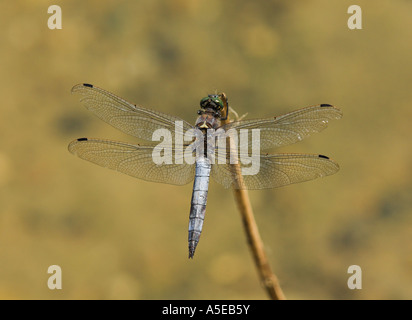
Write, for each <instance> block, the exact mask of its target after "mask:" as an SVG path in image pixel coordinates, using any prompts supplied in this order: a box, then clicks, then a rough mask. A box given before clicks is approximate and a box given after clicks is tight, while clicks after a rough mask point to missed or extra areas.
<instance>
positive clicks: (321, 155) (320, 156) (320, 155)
mask: <svg viewBox="0 0 412 320" xmlns="http://www.w3.org/2000/svg"><path fill="white" fill-rule="evenodd" d="M318 157H319V158H323V159H328V160H330V158H329V157H327V156H324V155H323V154H319V155H318Z"/></svg>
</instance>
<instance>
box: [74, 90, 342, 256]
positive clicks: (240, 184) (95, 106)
mask: <svg viewBox="0 0 412 320" xmlns="http://www.w3.org/2000/svg"><path fill="white" fill-rule="evenodd" d="M72 93H74V94H78V95H80V96H81V99H80V101H81V102H82V103H83V104H84V106H85V107H86V108H87V109H88V110H90V111H91V112H92V113H94V114H95V115H96V116H97V117H99V118H100V119H102V120H103V121H105V122H107V123H108V124H110V125H112V126H113V127H115V128H117V129H119V130H121V131H123V132H124V133H126V134H129V135H131V136H134V137H137V138H139V139H141V140H144V141H145V143H144V144H140V143H136V144H129V143H124V142H119V141H113V140H106V139H96V138H79V139H76V140H74V141H72V142H71V143H70V144H69V146H68V149H69V151H70V152H71V153H73V154H75V155H77V156H78V157H80V158H81V159H84V160H87V161H90V162H92V163H95V164H98V165H100V166H102V167H107V168H109V169H113V170H117V171H119V172H122V173H125V174H127V175H130V176H132V177H135V178H138V179H142V180H146V181H151V182H157V183H166V184H172V185H186V184H188V183H190V182H192V181H193V193H192V199H191V207H190V214H189V228H188V229H189V235H188V244H189V258H193V257H194V254H195V250H196V247H197V245H198V243H199V239H200V235H201V232H202V229H203V222H204V219H205V213H206V202H207V194H208V189H209V180H210V177H212V178H213V179H214V180H215V181H217V182H218V183H219V184H221V185H223V186H224V187H225V188H235V189H250V190H258V189H267V188H276V187H281V186H286V185H289V184H293V183H298V182H303V181H308V180H313V179H316V178H319V177H324V176H329V175H332V174H334V173H336V172H337V171H338V170H339V165H338V164H337V163H336V162H335V161H334V160H332V159H330V158H329V157H327V156H324V155H320V154H298V153H285V154H268V153H261V152H260V153H259V155H258V160H259V170H258V172H254V173H253V174H247V175H243V174H239V170H243V169H245V170H246V169H248V168H250V163H247V161H244V162H245V163H244V162H242V161H237V160H239V158H241V156H242V152H243V154H246V156H247V155H249V153H250V152H248V151H246V152H245V151H244V150H245V148H244V147H246V148H248V147H251V146H252V145H253V144H254V143H258V144H259V148H260V150H265V149H271V148H278V147H282V146H286V145H290V144H293V143H296V142H299V141H301V140H303V139H304V138H306V137H308V136H309V135H311V134H312V133H315V132H320V131H322V130H323V129H325V128H326V127H327V125H328V122H329V121H330V120H334V119H340V118H341V117H342V112H341V110H340V109H338V108H337V107H334V106H332V105H330V104H319V105H314V106H310V107H306V108H302V109H299V110H296V111H293V112H290V113H287V114H284V115H281V116H276V117H271V118H266V119H247V120H235V121H232V122H228V120H227V117H228V113H229V109H230V107H229V103H228V98H227V96H226V95H225V94H224V93H219V94H211V95H208V96H206V97H204V98H202V99H201V101H200V109H199V110H198V111H197V114H198V116H197V120H196V122H195V124H194V125H192V124H190V123H188V122H186V121H185V120H183V119H180V118H179V117H176V116H172V115H168V114H166V113H162V112H159V111H154V110H149V109H146V108H143V107H141V106H138V105H136V104H133V103H130V102H128V101H126V100H124V99H122V98H120V97H118V96H117V95H115V94H113V93H110V92H108V91H106V90H103V89H101V88H99V87H96V86H94V85H91V84H87V83H83V84H77V85H75V86H74V87H73V88H72ZM159 129H160V130H167V132H169V133H170V134H169V138H170V137H171V138H172V139H171V143H170V144H169V145H165V146H164V147H163V153H164V154H166V153H168V152H169V151H170V152H171V153H173V154H175V161H173V162H170V161H164V162H163V163H162V162H159V161H154V157H153V155H154V152H155V151H156V148H158V145H159V144H158V143H157V144H156V143H155V142H154V141H153V137H154V135H153V134H154V132H156V131H157V130H159ZM177 129H178V130H177ZM179 130H180V131H182V132H195V134H192V135H189V138H190V137H191V140H190V139H189V140H190V141H186V140H185V142H184V143H183V145H178V143H177V141H179V140H181V137H180V138H179V137H178V132H179ZM256 130H257V131H258V132H259V135H258V137H257V138H256V137H255V136H254V134H253V132H256ZM242 131H243V132H246V134H245V135H244V137H246V138H247V139H246V142H245V139H244V140H243V142H240V144H237V145H233V144H230V143H228V140H230V136H225V139H226V146H228V145H229V147H228V148H226V149H225V148H223V147H222V146H223V144H220V145H218V146H216V144H212V143H210V141H213V140H214V137H216V136H217V134H216V132H220V135H221V133H222V132H223V133H226V132H232V133H233V132H242ZM210 132H212V133H210ZM213 134H214V135H215V136H213ZM211 137H212V139H210V138H211ZM233 140H235V139H233ZM238 140H239V139H238ZM158 141H159V140H158ZM182 146H183V148H186V149H188V150H189V151H188V153H189V154H191V153H192V154H194V153H196V157H195V158H194V159H195V160H194V161H183V160H186V158H185V156H186V155H187V154H186V153H184V154H183V152H182ZM230 146H232V147H230ZM242 147H243V149H242ZM252 147H253V146H252ZM199 150H200V151H199ZM222 150H223V151H222ZM232 151H235V152H234V159H235V162H234V163H232V162H231V161H229V159H232V158H231V157H232ZM213 160H214V161H213ZM233 168H238V169H237V170H234V169H233ZM240 172H243V171H240ZM239 176H240V177H239Z"/></svg>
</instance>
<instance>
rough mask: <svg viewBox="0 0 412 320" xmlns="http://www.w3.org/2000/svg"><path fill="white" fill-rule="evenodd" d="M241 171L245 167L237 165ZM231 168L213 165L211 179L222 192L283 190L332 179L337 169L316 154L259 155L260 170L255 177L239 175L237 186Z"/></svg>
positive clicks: (332, 162) (231, 166)
mask: <svg viewBox="0 0 412 320" xmlns="http://www.w3.org/2000/svg"><path fill="white" fill-rule="evenodd" d="M239 165H240V166H241V168H245V167H247V166H245V165H243V164H242V163H241V162H240V163H239ZM233 168H234V167H233V165H230V164H215V165H213V166H212V173H211V175H212V177H213V178H214V179H215V180H216V181H217V182H218V183H220V184H222V185H223V186H224V187H225V188H230V187H233V188H235V189H250V190H256V189H268V188H276V187H282V186H286V185H289V184H292V183H298V182H303V181H308V180H313V179H316V178H320V177H324V176H328V175H332V174H334V173H336V172H337V171H338V170H339V165H338V164H337V163H336V162H334V161H333V160H331V159H329V158H328V157H326V156H322V155H317V154H292V153H291V154H274V155H260V170H259V172H258V173H257V174H255V175H243V176H242V177H243V183H238V181H237V179H236V175H235V174H234V169H233Z"/></svg>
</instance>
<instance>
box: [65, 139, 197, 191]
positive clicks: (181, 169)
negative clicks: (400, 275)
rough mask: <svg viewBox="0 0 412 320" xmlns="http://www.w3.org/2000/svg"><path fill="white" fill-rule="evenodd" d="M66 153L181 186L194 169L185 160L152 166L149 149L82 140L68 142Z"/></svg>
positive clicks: (148, 179)
mask: <svg viewBox="0 0 412 320" xmlns="http://www.w3.org/2000/svg"><path fill="white" fill-rule="evenodd" d="M69 151H70V152H71V153H73V154H75V155H77V156H78V157H80V158H82V159H84V160H87V161H90V162H93V163H95V164H98V165H99V166H102V167H106V168H109V169H113V170H117V171H119V172H122V173H125V174H128V175H130V176H132V177H135V178H139V179H142V180H146V181H152V182H160V183H168V184H174V185H184V184H187V183H189V182H190V181H192V180H193V178H194V175H195V168H194V167H195V166H194V165H190V164H187V163H186V162H185V161H182V162H183V164H162V165H157V164H155V163H154V161H153V158H152V152H153V146H137V145H132V144H127V143H123V142H117V141H111V140H102V139H87V138H82V139H78V140H74V141H72V142H71V143H70V144H69ZM173 154H174V153H173Z"/></svg>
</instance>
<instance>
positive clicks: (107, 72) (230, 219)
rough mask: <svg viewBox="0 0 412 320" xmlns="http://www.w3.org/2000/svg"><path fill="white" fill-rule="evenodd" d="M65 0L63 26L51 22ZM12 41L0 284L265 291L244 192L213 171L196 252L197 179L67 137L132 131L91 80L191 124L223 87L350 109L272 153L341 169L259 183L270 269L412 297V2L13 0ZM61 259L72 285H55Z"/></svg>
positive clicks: (334, 289) (244, 295)
mask: <svg viewBox="0 0 412 320" xmlns="http://www.w3.org/2000/svg"><path fill="white" fill-rule="evenodd" d="M53 4H57V5H60V6H61V8H62V14H63V29H62V30H49V29H48V27H47V19H48V17H49V16H50V15H49V14H48V13H47V8H48V7H49V6H50V5H53ZM352 4H357V5H360V6H361V8H362V15H363V29H362V30H349V29H348V27H347V20H348V18H349V17H350V15H349V14H348V13H347V9H348V7H349V6H350V5H352ZM0 39H1V42H0V43H1V50H0V61H1V73H0V97H1V104H0V107H1V117H0V137H1V138H0V190H1V192H0V298H3V299H112V298H113V299H266V298H267V296H266V293H265V292H264V290H263V289H262V287H261V286H260V284H259V280H258V276H257V273H256V270H255V267H254V265H253V262H252V257H251V254H250V252H249V248H248V245H247V242H246V239H245V235H244V231H243V228H242V224H241V220H240V215H239V213H238V211H237V209H236V204H235V202H234V199H233V195H232V192H231V191H230V190H226V189H224V188H223V187H222V186H220V185H218V184H217V183H215V182H211V185H210V190H209V198H208V207H207V214H206V219H205V224H204V231H203V234H202V237H201V241H200V243H199V246H198V248H197V252H196V255H195V258H194V260H188V258H187V255H188V250H187V227H188V216H189V208H190V198H191V188H192V185H191V184H189V185H187V186H183V187H177V186H171V185H163V184H155V183H150V182H145V181H140V180H136V179H133V178H131V177H129V176H126V175H122V174H120V173H117V172H115V171H110V170H107V169H103V168H101V167H98V166H96V165H93V164H91V163H88V162H86V161H83V160H80V159H78V158H76V157H74V156H72V155H71V154H70V153H69V152H68V151H67V145H68V143H69V142H70V141H71V140H73V139H76V138H80V137H98V138H106V139H114V140H120V141H128V142H133V141H136V140H134V139H133V137H129V136H127V135H125V134H123V133H121V132H119V131H117V130H116V129H114V128H112V127H111V126H109V125H107V124H106V123H104V122H102V121H100V120H99V119H98V118H97V117H95V116H93V115H92V114H91V113H89V112H88V111H87V110H86V109H85V108H84V107H83V106H82V105H81V104H80V102H79V99H78V97H77V96H73V95H71V93H70V89H71V87H72V86H73V85H75V84H76V83H81V82H88V83H92V84H94V85H97V86H99V87H102V88H104V89H106V90H108V91H111V92H113V93H116V94H118V95H120V96H121V97H124V98H125V99H127V100H129V101H131V102H133V103H137V104H139V105H142V106H145V107H148V108H152V109H155V110H159V111H163V112H166V113H170V114H174V115H176V116H179V117H181V118H183V119H185V120H187V121H190V122H194V121H195V118H196V111H197V110H198V104H199V100H200V99H201V98H202V97H203V96H205V95H207V94H208V93H214V92H216V91H218V92H220V91H224V92H225V93H226V94H227V95H228V97H229V101H230V104H231V106H232V107H233V108H234V109H235V110H236V111H237V112H238V113H239V114H244V113H246V112H248V118H260V117H272V116H276V115H280V114H283V113H286V112H289V111H293V110H295V109H298V108H301V107H306V106H310V105H314V104H318V103H330V104H333V105H336V106H337V107H339V108H340V109H341V110H342V111H343V114H344V116H343V118H342V119H341V120H339V121H332V122H331V123H330V125H329V128H328V129H326V130H325V131H323V132H322V133H320V134H315V135H313V136H312V137H310V138H308V139H305V140H304V141H302V142H300V143H299V144H295V145H292V146H289V147H285V148H282V149H280V150H274V151H273V152H302V153H320V154H325V155H328V156H330V157H331V158H333V159H335V160H336V161H337V162H338V163H339V164H340V166H341V170H340V171H339V173H338V174H336V175H334V176H331V177H327V178H323V179H318V180H315V181H311V182H306V183H302V184H296V185H291V186H287V187H284V188H279V189H273V190H262V191H251V192H250V198H251V201H252V205H253V207H254V211H255V216H256V220H257V223H258V226H259V229H260V231H261V236H262V238H263V241H264V243H265V247H266V250H267V254H268V257H269V260H270V262H271V265H272V268H273V270H274V272H275V273H276V275H277V276H278V278H279V280H280V283H281V286H282V288H283V290H284V293H285V295H286V297H287V298H289V299H410V298H412V242H411V232H412V218H411V208H412V180H411V177H412V161H411V156H412V148H411V138H412V135H411V131H410V128H411V118H412V108H411V103H412V77H411V70H412V60H411V59H412V58H411V52H412V41H411V39H412V3H411V2H410V1H401V0H398V1H388V0H386V1H385V0H381V1H364V0H357V1H339V2H338V1H333V2H332V1H326V0H322V1H321V0H319V1H318V0H313V1H303V0H298V1H275V0H272V1H255V2H251V1H217V0H207V1H206V0H197V1H193V0H174V1H160V0H147V1H97V0H94V1H69V0H67V1H57V0H56V1H40V0H38V1H2V2H1V3H0ZM54 264H57V265H59V266H60V267H61V268H62V273H63V278H62V279H63V289H62V290H49V289H48V287H47V279H48V277H49V274H47V268H48V267H49V266H50V265H54ZM350 265H359V266H360V267H361V268H362V272H363V273H362V276H363V283H362V287H363V288H362V289H361V290H349V289H348V287H347V280H348V278H349V276H350V275H349V274H348V273H347V269H348V267H349V266H350Z"/></svg>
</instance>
